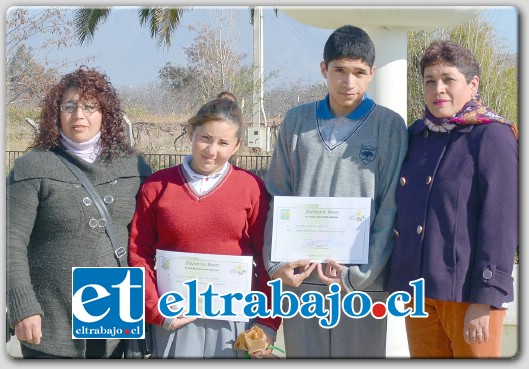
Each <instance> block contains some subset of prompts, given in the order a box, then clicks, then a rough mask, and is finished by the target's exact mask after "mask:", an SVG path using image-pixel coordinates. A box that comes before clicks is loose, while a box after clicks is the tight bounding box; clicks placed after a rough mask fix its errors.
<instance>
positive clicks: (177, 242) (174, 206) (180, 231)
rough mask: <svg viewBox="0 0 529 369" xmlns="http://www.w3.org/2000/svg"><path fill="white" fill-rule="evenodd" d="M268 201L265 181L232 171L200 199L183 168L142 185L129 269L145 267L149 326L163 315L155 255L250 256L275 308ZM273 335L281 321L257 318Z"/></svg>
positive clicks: (258, 284)
mask: <svg viewBox="0 0 529 369" xmlns="http://www.w3.org/2000/svg"><path fill="white" fill-rule="evenodd" d="M268 208H269V198H268V194H267V192H266V188H265V186H264V183H263V181H262V180H261V179H260V178H259V177H257V176H256V175H254V174H253V173H251V172H248V171H246V170H243V169H241V168H238V167H234V166H230V167H229V168H228V172H227V173H226V175H225V176H224V178H222V179H221V180H220V181H219V183H217V185H216V186H215V187H214V188H213V189H211V191H209V192H208V193H206V194H204V195H197V194H196V193H195V192H194V191H193V190H192V188H191V187H190V185H189V183H187V180H186V178H185V177H184V172H183V168H182V165H178V166H176V167H171V168H167V169H163V170H160V171H158V172H156V173H154V174H152V175H151V176H150V177H149V178H147V180H146V181H145V182H144V183H143V185H142V187H141V189H140V191H139V194H138V200H137V205H136V211H135V213H134V217H133V218H132V223H131V229H130V238H129V265H130V266H135V267H144V268H145V315H146V320H147V322H149V323H151V324H157V325H163V321H164V317H163V315H161V314H160V312H159V311H158V305H157V304H158V299H159V295H158V290H157V287H156V271H155V270H154V258H155V256H156V250H157V249H160V250H168V251H180V252H195V253H203V254H217V255H250V256H253V260H254V262H255V264H256V265H257V266H256V268H255V270H254V280H253V289H254V290H256V291H261V292H263V293H265V294H266V295H267V297H268V301H269V305H270V301H271V299H270V294H271V293H270V287H269V286H268V285H267V284H266V282H268V281H269V280H270V278H269V276H268V273H267V272H266V270H265V268H264V264H263V256H262V250H263V236H264V228H265V223H266V217H267V212H268ZM257 323H259V324H263V325H266V326H268V327H270V328H272V329H274V330H277V329H278V328H279V325H280V324H281V319H280V318H274V319H270V318H268V319H263V318H257Z"/></svg>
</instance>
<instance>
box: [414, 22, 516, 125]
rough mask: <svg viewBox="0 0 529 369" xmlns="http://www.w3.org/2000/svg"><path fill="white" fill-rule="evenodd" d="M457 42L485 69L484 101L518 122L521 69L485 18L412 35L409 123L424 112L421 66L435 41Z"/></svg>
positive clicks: (482, 86) (483, 79) (483, 77)
mask: <svg viewBox="0 0 529 369" xmlns="http://www.w3.org/2000/svg"><path fill="white" fill-rule="evenodd" d="M438 39H444V40H452V41H454V42H457V43H459V44H461V45H463V46H464V47H466V48H468V49H469V50H471V51H472V53H473V54H474V55H475V57H476V59H477V61H478V63H479V65H480V69H481V77H480V84H479V91H480V94H481V97H482V98H483V101H484V102H485V103H486V104H487V105H488V106H489V107H490V108H491V109H492V110H493V111H495V112H496V113H498V114H500V115H502V116H504V117H506V118H507V119H509V120H511V121H512V122H516V123H517V122H518V78H517V74H518V67H517V65H516V64H515V63H514V62H513V61H512V60H513V59H512V58H509V54H508V52H507V48H506V46H505V45H504V44H503V43H502V42H501V40H500V39H499V38H498V36H497V35H496V33H495V30H494V27H492V25H490V24H489V23H488V22H487V21H486V20H484V19H483V18H482V17H476V18H474V19H472V20H471V21H469V22H467V23H464V24H462V25H459V26H457V27H453V28H450V29H437V30H434V31H419V32H410V33H408V123H409V124H411V123H413V122H414V121H415V120H416V119H417V118H420V117H421V116H422V114H423V111H424V99H423V91H422V76H421V74H420V68H419V62H420V58H421V56H422V53H423V52H424V50H425V49H426V47H427V46H428V45H429V44H430V43H431V42H432V41H434V40H438Z"/></svg>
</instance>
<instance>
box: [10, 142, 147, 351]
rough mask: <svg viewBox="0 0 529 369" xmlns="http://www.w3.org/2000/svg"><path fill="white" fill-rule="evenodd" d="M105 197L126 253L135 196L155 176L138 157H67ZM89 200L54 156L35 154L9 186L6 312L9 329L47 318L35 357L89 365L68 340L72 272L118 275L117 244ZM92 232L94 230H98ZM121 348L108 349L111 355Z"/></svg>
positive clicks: (78, 344)
mask: <svg viewBox="0 0 529 369" xmlns="http://www.w3.org/2000/svg"><path fill="white" fill-rule="evenodd" d="M66 155H68V156H70V157H72V158H73V160H74V162H75V163H76V164H77V166H78V167H79V168H81V169H82V170H83V171H84V173H85V174H86V175H87V177H88V178H89V179H90V180H91V181H92V183H93V184H94V186H95V187H96V189H97V191H98V192H99V194H100V195H101V198H105V197H106V202H107V208H108V210H109V212H110V214H111V215H112V220H113V222H114V227H115V230H116V233H117V235H118V238H119V240H120V243H121V244H122V245H123V246H124V247H125V248H127V244H128V225H129V223H130V221H131V219H132V215H133V213H134V210H135V206H136V194H137V192H138V190H139V187H140V185H141V183H142V181H143V179H145V178H146V177H147V176H148V175H150V174H151V169H150V167H149V166H148V165H147V163H146V162H145V160H144V159H143V157H141V156H139V155H136V154H134V155H129V156H126V157H120V158H117V159H115V160H113V161H112V162H111V163H109V162H105V161H102V160H100V159H97V160H96V161H95V162H94V163H88V162H86V161H84V160H82V159H80V158H78V157H77V156H76V155H73V154H71V153H69V152H66ZM99 218H101V216H100V215H99V212H98V211H97V208H96V206H95V204H94V202H93V201H91V198H90V196H89V195H88V193H87V192H86V190H85V189H84V187H83V186H82V185H81V184H80V182H79V180H78V179H77V178H76V177H75V176H74V175H73V174H72V173H71V172H70V170H69V169H68V168H67V167H66V166H65V164H64V163H63V162H62V161H61V160H60V159H59V158H58V157H57V155H55V154H54V153H53V152H51V151H42V150H38V149H34V150H32V151H30V152H28V153H27V154H25V155H23V156H22V157H20V158H19V159H17V160H16V161H15V165H14V167H13V169H12V170H11V172H10V174H9V177H8V181H7V307H8V310H9V316H8V319H9V322H10V324H11V326H14V323H16V322H18V321H20V320H22V319H24V318H26V317H29V316H32V315H37V314H39V315H41V316H42V339H41V343H40V344H39V345H31V344H28V343H24V344H25V345H27V346H29V347H30V348H32V349H35V350H38V351H41V352H44V353H47V354H51V355H57V356H63V357H75V358H83V357H85V351H86V342H85V341H84V340H74V339H72V334H71V330H72V327H71V315H72V311H71V310H72V309H71V307H72V303H71V293H72V284H71V275H72V267H117V266H119V265H118V263H117V260H116V258H115V256H114V254H113V248H112V244H111V243H110V240H109V238H108V236H107V234H106V233H105V228H104V227H100V226H98V225H97V224H96V223H97V220H98V219H99ZM94 224H96V225H95V226H94ZM118 343H119V341H118V340H109V341H107V353H110V352H112V350H113V349H114V348H115V347H116V345H117V344H118Z"/></svg>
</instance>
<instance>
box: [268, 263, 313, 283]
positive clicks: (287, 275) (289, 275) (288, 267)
mask: <svg viewBox="0 0 529 369" xmlns="http://www.w3.org/2000/svg"><path fill="white" fill-rule="evenodd" d="M316 265H317V264H316V263H312V264H311V263H310V260H296V261H289V262H288V263H285V264H284V265H282V266H281V267H280V268H279V269H278V270H276V272H275V273H274V275H272V279H281V280H282V281H283V283H284V284H286V285H288V286H291V287H299V286H300V285H301V283H302V282H303V281H304V280H305V279H307V278H308V276H309V275H310V273H312V271H313V270H314V268H316ZM296 268H299V272H298V273H296Z"/></svg>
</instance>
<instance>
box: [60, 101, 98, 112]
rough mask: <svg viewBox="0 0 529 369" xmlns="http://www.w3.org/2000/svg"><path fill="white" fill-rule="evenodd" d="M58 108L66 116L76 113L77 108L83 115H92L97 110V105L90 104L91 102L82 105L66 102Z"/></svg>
mask: <svg viewBox="0 0 529 369" xmlns="http://www.w3.org/2000/svg"><path fill="white" fill-rule="evenodd" d="M59 107H60V108H61V111H64V112H66V113H68V114H71V113H73V112H74V111H76V110H77V108H78V107H80V108H81V109H83V113H84V114H85V115H92V113H94V112H95V111H97V110H99V105H97V104H94V103H91V102H87V103H84V104H76V103H74V102H67V103H65V104H61V105H59Z"/></svg>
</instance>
